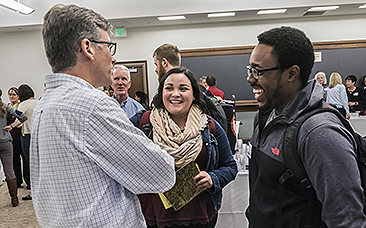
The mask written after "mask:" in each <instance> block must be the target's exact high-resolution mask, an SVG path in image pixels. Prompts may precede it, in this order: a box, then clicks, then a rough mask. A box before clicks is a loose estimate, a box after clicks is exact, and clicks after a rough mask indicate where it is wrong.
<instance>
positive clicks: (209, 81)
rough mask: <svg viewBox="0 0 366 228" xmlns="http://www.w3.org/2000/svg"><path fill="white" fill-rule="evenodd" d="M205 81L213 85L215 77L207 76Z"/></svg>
mask: <svg viewBox="0 0 366 228" xmlns="http://www.w3.org/2000/svg"><path fill="white" fill-rule="evenodd" d="M206 83H207V85H209V86H214V85H216V78H215V77H214V76H208V77H207V78H206Z"/></svg>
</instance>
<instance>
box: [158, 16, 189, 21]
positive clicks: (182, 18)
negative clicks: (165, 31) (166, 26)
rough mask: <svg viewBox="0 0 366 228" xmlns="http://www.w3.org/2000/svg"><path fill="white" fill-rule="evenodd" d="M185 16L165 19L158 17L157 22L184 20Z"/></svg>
mask: <svg viewBox="0 0 366 228" xmlns="http://www.w3.org/2000/svg"><path fill="white" fill-rule="evenodd" d="M185 19H186V17H185V16H167V17H158V20H159V21H172V20H185Z"/></svg>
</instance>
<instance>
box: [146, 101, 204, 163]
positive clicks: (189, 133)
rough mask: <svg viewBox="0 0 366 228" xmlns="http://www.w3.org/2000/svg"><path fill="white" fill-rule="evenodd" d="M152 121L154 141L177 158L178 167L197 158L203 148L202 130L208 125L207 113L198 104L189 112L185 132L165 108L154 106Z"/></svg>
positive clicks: (151, 115)
mask: <svg viewBox="0 0 366 228" xmlns="http://www.w3.org/2000/svg"><path fill="white" fill-rule="evenodd" d="M150 122H151V124H152V126H153V139H154V143H155V144H157V145H159V146H160V148H161V149H163V150H166V151H167V152H168V154H170V155H171V156H172V157H173V158H174V159H175V166H176V167H177V168H180V167H182V166H184V165H186V164H188V163H189V162H191V161H194V160H196V158H197V157H198V155H199V153H200V152H201V150H202V143H203V142H202V134H201V131H203V130H204V129H205V127H206V125H207V117H206V115H205V114H204V113H202V111H201V110H200V109H199V108H198V107H197V106H196V105H192V107H191V108H190V110H189V112H188V116H187V121H186V125H185V127H184V131H183V132H182V131H181V130H180V128H179V126H178V125H177V124H176V123H175V122H174V121H173V120H172V119H171V118H170V116H169V113H168V112H167V111H166V110H164V109H156V108H154V109H153V110H152V111H151V114H150Z"/></svg>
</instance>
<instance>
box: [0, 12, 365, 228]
mask: <svg viewBox="0 0 366 228" xmlns="http://www.w3.org/2000/svg"><path fill="white" fill-rule="evenodd" d="M111 28H112V27H111V24H110V23H109V22H108V20H107V19H105V18H104V17H103V16H102V15H100V14H99V13H97V12H95V11H93V10H91V9H87V8H84V7H80V6H76V5H66V6H65V5H55V6H53V7H52V8H51V9H50V10H49V11H48V12H47V13H46V14H45V16H44V23H43V27H42V37H43V42H44V48H45V52H46V56H47V59H48V62H49V64H50V66H51V68H52V72H53V73H52V74H50V75H47V76H46V77H45V90H44V93H43V95H42V97H41V98H40V99H38V100H36V99H35V94H34V92H33V90H32V89H31V88H30V86H29V85H21V86H20V87H19V88H18V89H17V88H13V87H12V88H10V89H9V91H8V95H9V100H10V103H9V104H4V103H3V102H2V100H1V99H0V124H1V127H2V129H3V131H2V133H1V134H0V158H1V161H2V163H3V164H4V171H5V176H6V182H7V185H8V189H9V194H10V196H11V203H12V205H13V206H17V205H19V200H18V197H17V187H19V186H20V185H21V184H22V183H23V182H22V181H21V180H22V178H24V181H25V183H26V185H27V187H28V188H29V189H31V193H32V194H29V195H28V196H25V197H23V199H25V200H27V199H32V200H33V205H34V209H35V212H36V215H37V220H38V222H39V224H40V225H41V226H42V227H149V228H158V227H159V228H162V227H166V228H168V227H173V228H183V227H191V228H213V227H215V226H216V223H217V219H218V211H219V209H220V207H221V203H222V197H223V188H224V187H225V186H226V185H227V184H229V183H230V182H231V181H233V180H234V179H235V177H236V175H237V172H238V170H237V164H236V162H235V160H234V159H233V156H232V150H231V147H230V143H229V140H228V137H227V134H226V133H225V131H224V129H223V127H222V126H221V125H220V124H219V122H218V121H216V120H215V119H213V118H212V117H211V116H209V115H207V114H206V113H207V103H206V102H205V100H204V94H206V93H210V96H212V97H216V99H218V100H223V99H225V96H224V93H223V91H221V90H220V89H218V88H217V87H216V86H215V85H216V79H215V78H214V77H213V76H207V77H202V78H201V79H200V84H199V83H198V82H197V80H196V79H195V76H194V74H193V73H192V72H191V71H190V70H188V69H186V68H184V67H181V57H180V53H179V49H178V48H177V47H176V46H174V45H171V44H164V45H161V46H159V47H158V48H157V49H156V50H155V51H154V53H153V56H152V57H153V60H154V64H155V66H156V69H155V72H156V73H157V75H158V81H159V86H158V88H157V93H156V94H155V95H154V97H153V100H152V102H151V105H150V106H149V105H148V104H147V101H146V97H147V96H146V94H145V93H143V92H141V91H139V92H136V93H135V99H132V98H131V97H129V95H128V90H129V88H130V87H131V83H132V82H131V76H130V72H129V70H128V68H127V67H125V66H123V65H116V64H115V63H116V59H115V57H114V54H115V53H116V48H117V47H116V46H117V44H116V43H114V42H112V41H111V39H110V36H109V31H110V30H111ZM59 34H70V35H69V36H60V35H59ZM64 50H71V51H68V52H65V51H64ZM313 64H314V49H313V46H312V44H311V41H310V39H309V38H308V37H307V36H306V35H305V33H304V32H303V31H301V30H299V29H296V28H292V27H286V26H282V27H278V28H273V29H270V30H268V31H265V32H263V33H261V34H260V35H259V36H258V45H257V46H256V47H255V48H254V49H253V51H252V54H251V57H250V60H249V66H247V73H248V76H247V81H248V83H249V84H250V85H251V86H252V87H253V92H254V94H255V99H256V100H257V101H258V103H259V110H258V112H257V114H256V116H255V119H254V128H253V129H254V130H253V135H252V138H251V144H252V151H251V154H250V156H249V157H250V162H249V188H250V192H249V194H250V197H249V207H248V208H247V210H246V217H247V218H248V221H249V227H250V228H252V227H253V228H257V227H263V228H266V227H286V228H293V227H350V228H356V227H357V228H365V227H366V215H365V212H364V211H365V197H364V193H363V191H364V190H363V189H362V187H361V177H360V173H359V171H358V169H357V161H356V158H355V153H354V150H355V144H354V139H353V138H352V135H351V134H350V132H348V131H347V129H346V128H345V127H344V126H343V125H342V122H341V121H340V119H339V118H338V117H337V116H336V115H333V114H329V113H319V114H316V116H311V117H310V118H309V119H308V120H306V121H305V122H304V123H303V125H302V126H301V127H300V128H299V131H298V138H297V139H295V140H294V141H295V145H296V148H297V149H296V150H295V151H286V153H295V154H296V156H297V155H298V156H299V160H300V161H301V164H302V166H303V168H304V169H305V170H306V174H307V177H306V180H308V183H310V184H308V185H307V186H306V188H305V187H304V186H302V185H301V184H303V183H299V182H297V179H295V178H293V179H292V176H291V175H290V174H289V172H288V168H287V165H286V159H285V155H284V149H285V145H284V144H283V142H286V137H285V134H286V130H287V127H288V126H289V125H290V124H291V123H292V122H293V121H294V119H296V118H297V117H299V116H302V115H305V114H306V113H307V112H308V111H309V110H313V109H316V108H318V107H319V104H322V103H323V101H326V102H327V103H329V104H330V105H332V106H333V107H334V108H336V109H337V110H339V112H341V113H342V114H343V115H344V116H345V117H346V118H349V114H350V112H358V111H360V112H362V111H364V107H365V102H364V100H365V99H364V97H365V96H364V90H362V89H359V88H357V87H356V86H355V83H356V81H357V78H356V77H355V76H353V75H349V76H347V77H346V86H347V89H346V87H345V86H344V85H343V84H342V78H341V76H340V74H339V73H336V72H334V73H332V74H331V76H330V78H329V87H327V86H326V84H327V78H326V75H325V73H324V72H319V73H317V74H316V75H315V80H314V79H312V80H310V81H308V78H309V76H310V74H311V70H312V67H313ZM106 85H111V88H112V92H111V90H109V89H108V90H106V91H101V90H98V89H96V88H98V87H101V86H106ZM66 91H67V92H66ZM1 94H2V92H1V90H0V96H1ZM106 94H107V95H108V96H106ZM18 127H21V128H20V129H18ZM20 159H21V160H22V161H23V169H22V170H23V173H21V171H20V170H21V168H20V164H19V160H20ZM192 163H193V164H195V167H196V168H197V169H196V168H195V169H194V172H193V171H191V170H190V171H189V172H188V171H187V170H185V168H186V167H187V166H188V165H189V164H192ZM181 170H185V172H187V173H188V174H191V173H192V172H193V177H189V178H178V174H177V173H178V172H179V171H181ZM185 174H186V173H185ZM188 174H186V175H188ZM285 174H288V175H287V176H288V177H286V178H283V176H284V175H285ZM179 177H180V176H179ZM281 180H283V181H281ZM177 183H183V185H184V186H193V187H191V189H189V191H194V192H196V191H197V192H199V193H198V194H196V195H194V196H193V197H191V198H189V199H187V200H181V201H184V206H183V207H180V208H178V209H177V208H176V207H174V205H173V206H172V205H171V204H172V203H171V202H169V200H168V199H167V197H166V195H165V193H166V192H167V191H169V190H170V189H172V188H173V187H174V186H176V184H177ZM279 184H280V185H279ZM187 188H188V187H187ZM183 189H184V190H186V188H183ZM183 189H179V190H178V191H177V193H176V194H177V195H179V194H182V193H181V192H184V191H183ZM182 198H184V197H182ZM243 216H244V215H243Z"/></svg>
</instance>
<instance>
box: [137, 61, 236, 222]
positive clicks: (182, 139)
mask: <svg viewBox="0 0 366 228" xmlns="http://www.w3.org/2000/svg"><path fill="white" fill-rule="evenodd" d="M152 106H153V109H152V111H147V112H145V113H144V115H143V117H142V119H141V122H140V125H139V127H140V129H142V130H143V131H144V132H145V133H146V134H147V135H150V136H151V137H152V139H153V141H154V143H156V144H157V145H159V146H160V148H161V149H164V150H166V151H167V153H168V154H170V155H171V156H173V157H174V159H175V166H176V168H177V169H179V168H181V167H183V166H184V165H186V164H188V163H190V162H191V161H194V162H195V163H197V164H198V166H199V169H200V171H201V172H200V173H199V174H198V175H197V176H195V177H194V179H193V180H192V181H194V182H195V183H196V187H197V188H203V187H207V189H206V190H205V191H203V192H202V193H200V194H199V195H198V196H196V197H195V198H193V199H192V201H190V202H189V203H188V204H186V205H185V206H184V207H182V208H181V209H180V210H178V211H175V210H174V209H173V208H168V209H165V208H164V206H163V204H162V202H161V200H160V198H159V196H158V195H157V194H148V195H140V196H139V199H140V202H141V206H142V211H143V213H144V216H145V219H146V222H147V225H148V227H150V228H153V227H155V228H157V227H190V228H193V227H194V228H196V227H197V228H209V227H215V224H216V221H217V216H218V214H217V212H218V210H219V209H220V206H221V199H222V190H223V188H224V187H225V186H226V185H227V184H228V183H229V182H230V181H232V180H234V178H235V176H236V174H237V172H238V171H237V165H236V162H235V161H234V159H233V156H232V154H231V149H230V146H229V141H228V138H227V136H226V133H225V132H224V130H223V129H222V128H221V126H220V125H219V124H218V123H217V122H216V120H213V119H211V118H210V117H209V116H207V115H206V114H204V110H205V103H204V101H203V98H202V93H201V91H200V88H199V85H198V83H197V81H196V79H195V78H194V75H193V73H192V72H191V71H189V70H187V69H185V68H173V69H171V70H169V71H168V72H167V73H166V74H165V76H164V77H163V78H162V79H161V80H160V83H159V88H158V92H157V94H156V95H155V96H154V98H153V101H152ZM210 124H212V125H211V126H212V127H211V129H215V130H211V129H210V127H209V125H210ZM147 126H152V134H151V128H150V130H149V131H146V129H147ZM210 130H211V131H210ZM210 132H211V133H212V134H210Z"/></svg>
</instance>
